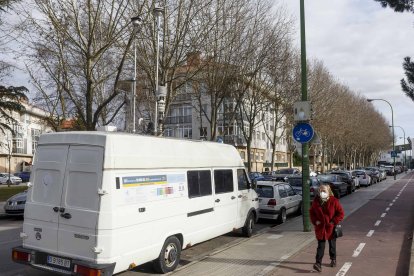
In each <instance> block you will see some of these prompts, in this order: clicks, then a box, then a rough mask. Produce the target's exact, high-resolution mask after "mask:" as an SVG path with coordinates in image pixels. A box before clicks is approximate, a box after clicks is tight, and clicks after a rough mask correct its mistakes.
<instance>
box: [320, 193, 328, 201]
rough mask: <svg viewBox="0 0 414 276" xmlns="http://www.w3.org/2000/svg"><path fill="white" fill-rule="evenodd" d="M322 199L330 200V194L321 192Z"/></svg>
mask: <svg viewBox="0 0 414 276" xmlns="http://www.w3.org/2000/svg"><path fill="white" fill-rule="evenodd" d="M320 196H321V198H322V199H327V198H328V193H327V192H321V194H320Z"/></svg>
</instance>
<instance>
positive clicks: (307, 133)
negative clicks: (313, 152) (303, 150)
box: [292, 123, 315, 144]
mask: <svg viewBox="0 0 414 276" xmlns="http://www.w3.org/2000/svg"><path fill="white" fill-rule="evenodd" d="M292 134H293V139H295V141H297V142H299V143H301V144H304V143H308V142H309V141H310V140H312V138H313V135H314V134H315V131H314V130H313V127H312V126H311V124H309V123H298V124H296V125H295V127H294V128H293V133H292Z"/></svg>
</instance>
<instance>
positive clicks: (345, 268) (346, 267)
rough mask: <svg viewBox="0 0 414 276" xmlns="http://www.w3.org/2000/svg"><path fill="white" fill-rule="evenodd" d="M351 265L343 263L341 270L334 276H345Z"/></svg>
mask: <svg viewBox="0 0 414 276" xmlns="http://www.w3.org/2000/svg"><path fill="white" fill-rule="evenodd" d="M351 266H352V263H344V265H343V266H342V267H341V269H340V270H339V271H338V273H336V276H345V274H346V273H347V272H348V270H349V269H350V268H351Z"/></svg>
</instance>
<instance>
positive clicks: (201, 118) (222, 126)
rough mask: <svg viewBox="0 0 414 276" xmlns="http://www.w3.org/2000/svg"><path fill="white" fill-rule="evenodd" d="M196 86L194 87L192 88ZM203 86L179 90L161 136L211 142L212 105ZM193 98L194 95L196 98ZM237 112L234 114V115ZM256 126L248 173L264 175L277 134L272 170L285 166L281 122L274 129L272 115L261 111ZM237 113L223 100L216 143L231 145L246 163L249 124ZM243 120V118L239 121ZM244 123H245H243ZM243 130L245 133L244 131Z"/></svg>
mask: <svg viewBox="0 0 414 276" xmlns="http://www.w3.org/2000/svg"><path fill="white" fill-rule="evenodd" d="M195 87H197V88H195ZM194 89H201V90H206V88H205V87H203V86H202V85H201V86H200V85H197V86H193V85H191V83H187V84H186V85H185V86H183V87H182V89H180V90H179V92H178V94H177V96H176V97H175V99H174V101H173V102H172V103H171V104H170V108H169V110H168V112H167V114H166V118H165V124H164V130H163V135H164V136H166V137H176V138H183V139H195V140H212V136H213V134H212V133H211V132H212V131H211V119H210V118H211V108H212V106H211V104H210V97H209V96H208V95H207V93H206V92H205V91H194ZM194 95H197V96H196V97H195V96H194ZM235 113H236V114H235ZM256 116H257V124H255V127H254V129H253V132H252V133H253V135H252V140H251V148H250V158H251V167H250V170H251V171H259V172H263V171H266V170H270V168H271V160H272V154H273V150H272V146H271V143H270V139H271V138H272V137H273V136H274V135H276V136H277V137H278V138H277V141H278V143H277V145H276V150H275V152H274V169H277V168H278V167H288V166H289V163H288V157H287V143H286V139H285V137H284V132H283V129H282V123H280V124H279V125H278V127H277V128H276V132H275V127H274V125H273V124H272V122H273V120H274V114H273V113H272V112H271V111H266V110H263V111H262V112H260V114H256ZM245 117H246V116H244V115H243V114H241V112H240V110H239V109H237V108H236V101H235V100H234V99H232V98H226V99H224V100H223V101H222V103H221V104H220V106H219V107H218V112H217V118H216V122H217V124H216V135H215V137H216V139H215V140H216V141H218V142H223V143H226V144H231V145H234V146H235V147H236V148H237V150H238V151H239V153H240V156H241V158H242V159H243V160H244V162H245V164H246V166H247V164H248V153H247V150H248V149H247V148H248V147H247V141H246V138H247V137H246V133H248V132H249V129H248V127H247V126H248V125H249V124H248V122H247V121H246V120H245ZM242 118H243V119H242ZM242 120H244V121H242ZM243 130H244V131H243Z"/></svg>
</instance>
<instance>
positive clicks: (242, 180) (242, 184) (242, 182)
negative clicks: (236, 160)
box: [237, 169, 250, 191]
mask: <svg viewBox="0 0 414 276" xmlns="http://www.w3.org/2000/svg"><path fill="white" fill-rule="evenodd" d="M237 180H238V184H239V191H241V190H247V189H249V188H250V187H249V181H248V180H247V175H246V173H245V172H244V170H243V169H238V170H237Z"/></svg>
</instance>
